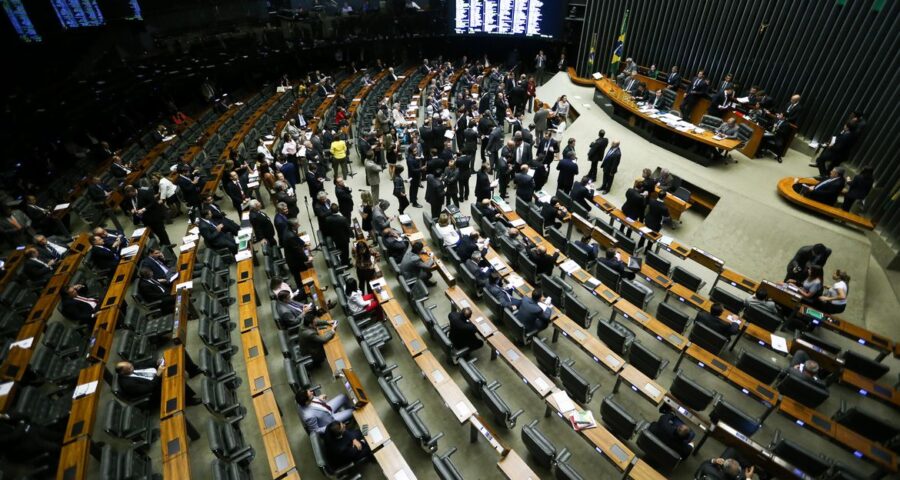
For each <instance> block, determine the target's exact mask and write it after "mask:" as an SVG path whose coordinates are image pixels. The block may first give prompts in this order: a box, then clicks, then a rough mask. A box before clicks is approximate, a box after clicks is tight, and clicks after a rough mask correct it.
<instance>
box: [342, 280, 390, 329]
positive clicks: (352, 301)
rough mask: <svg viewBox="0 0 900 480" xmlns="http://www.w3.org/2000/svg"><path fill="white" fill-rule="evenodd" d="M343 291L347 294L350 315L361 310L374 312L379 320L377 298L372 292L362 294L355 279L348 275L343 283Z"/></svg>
mask: <svg viewBox="0 0 900 480" xmlns="http://www.w3.org/2000/svg"><path fill="white" fill-rule="evenodd" d="M344 293H345V294H346V295H347V309H348V310H350V313H351V314H352V315H356V314H357V313H363V312H373V311H374V312H375V316H376V319H378V320H381V311H380V310H377V309H378V299H377V298H375V294H374V293H370V294H368V295H363V293H362V290H360V289H359V284H358V283H357V282H356V279H355V278H353V277H350V278H348V279H347V280H346V283H345V285H344Z"/></svg>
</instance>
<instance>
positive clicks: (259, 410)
mask: <svg viewBox="0 0 900 480" xmlns="http://www.w3.org/2000/svg"><path fill="white" fill-rule="evenodd" d="M253 410H254V411H255V412H256V421H257V423H259V433H261V434H262V435H266V434H268V433H270V432H272V431H274V430H275V429H276V428H281V427H284V422H283V420H282V417H281V410H280V409H279V408H278V402H276V401H275V394H274V393H273V392H272V390H271V389H269V390H266V391H264V392H262V393H261V394H259V395H257V396H255V397H253Z"/></svg>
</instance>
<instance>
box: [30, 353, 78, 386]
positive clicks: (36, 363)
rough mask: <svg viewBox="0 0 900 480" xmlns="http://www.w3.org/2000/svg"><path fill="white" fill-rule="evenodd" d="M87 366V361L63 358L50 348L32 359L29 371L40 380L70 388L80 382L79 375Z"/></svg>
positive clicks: (36, 354)
mask: <svg viewBox="0 0 900 480" xmlns="http://www.w3.org/2000/svg"><path fill="white" fill-rule="evenodd" d="M86 364H87V362H86V361H85V359H83V358H77V359H72V358H68V357H62V356H59V355H57V354H56V353H54V352H53V351H52V350H50V349H49V348H40V349H38V350H37V352H36V353H35V354H34V355H33V356H32V357H31V363H30V364H29V365H28V369H29V370H30V371H31V373H33V374H34V375H35V376H36V377H37V378H38V379H39V380H42V381H45V382H50V383H53V384H56V385H61V386H68V385H72V384H74V383H75V382H76V381H77V380H78V373H79V372H80V370H81V368H82V367H84V366H85V365H86Z"/></svg>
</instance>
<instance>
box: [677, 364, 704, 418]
mask: <svg viewBox="0 0 900 480" xmlns="http://www.w3.org/2000/svg"><path fill="white" fill-rule="evenodd" d="M669 393H671V394H672V395H674V396H675V398H677V399H678V401H680V402H681V403H682V404H684V406H686V407H688V408H690V409H692V410H695V411H698V412H699V411H701V410H705V409H706V407H707V406H709V404H710V402H712V400H713V397H714V394H713V392H711V391H709V390H708V389H706V388H705V387H702V386H700V384H698V383H697V382H695V381H693V380H691V379H690V378H688V377H687V376H685V375H684V373H682V372H681V370H679V371H677V372H676V373H675V379H674V380H672V386H671V387H669Z"/></svg>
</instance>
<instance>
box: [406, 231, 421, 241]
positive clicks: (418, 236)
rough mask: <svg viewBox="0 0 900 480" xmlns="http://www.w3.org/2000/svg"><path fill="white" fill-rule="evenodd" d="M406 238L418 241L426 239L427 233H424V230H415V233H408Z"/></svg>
mask: <svg viewBox="0 0 900 480" xmlns="http://www.w3.org/2000/svg"><path fill="white" fill-rule="evenodd" d="M406 238H407V239H408V240H409V241H410V242H417V241H419V240H424V239H425V235H423V234H422V232H415V233H411V234H409V235H407V236H406Z"/></svg>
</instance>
